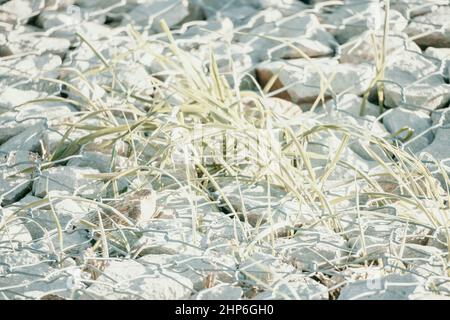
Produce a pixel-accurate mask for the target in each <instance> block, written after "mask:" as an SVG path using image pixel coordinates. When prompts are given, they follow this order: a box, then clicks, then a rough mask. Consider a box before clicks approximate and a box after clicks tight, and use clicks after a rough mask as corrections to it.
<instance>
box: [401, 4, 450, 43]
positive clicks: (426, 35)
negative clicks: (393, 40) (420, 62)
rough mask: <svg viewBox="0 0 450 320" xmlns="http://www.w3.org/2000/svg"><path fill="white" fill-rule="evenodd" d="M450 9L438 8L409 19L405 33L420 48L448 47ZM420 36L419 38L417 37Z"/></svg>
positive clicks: (449, 39) (445, 7) (449, 41)
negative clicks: (449, 16) (412, 38)
mask: <svg viewBox="0 0 450 320" xmlns="http://www.w3.org/2000/svg"><path fill="white" fill-rule="evenodd" d="M449 14H450V7H449V6H448V3H447V6H440V7H437V8H436V10H433V11H432V12H429V13H426V14H424V15H420V16H417V17H414V18H412V19H411V21H410V23H409V24H408V27H407V28H406V29H405V32H406V33H407V34H408V35H409V36H410V37H415V36H417V38H415V39H414V41H415V42H416V43H417V44H418V45H419V46H422V47H436V48H448V47H450V26H449V25H448V15H449ZM419 35H420V36H419Z"/></svg>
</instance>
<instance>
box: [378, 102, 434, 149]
mask: <svg viewBox="0 0 450 320" xmlns="http://www.w3.org/2000/svg"><path fill="white" fill-rule="evenodd" d="M383 124H384V126H385V127H386V129H387V130H388V131H389V132H390V133H391V134H394V133H396V132H398V131H399V130H400V129H402V128H404V127H407V128H411V129H413V130H414V131H413V135H412V137H411V138H410V139H409V140H412V139H414V138H415V137H417V136H418V135H420V134H421V133H423V132H425V131H427V132H426V133H424V134H423V135H421V136H420V137H418V138H416V139H414V141H411V142H408V141H407V142H406V144H405V148H406V149H409V150H411V151H412V152H414V153H415V152H417V151H420V150H422V149H423V148H425V147H427V146H428V145H429V144H431V142H432V141H433V138H434V135H433V132H432V131H431V130H429V129H430V127H431V117H430V116H429V115H427V114H426V113H424V112H422V111H420V110H419V111H413V110H409V109H406V108H401V107H400V108H395V109H392V110H389V111H388V112H386V114H385V115H384V117H383ZM405 137H406V133H405V132H404V133H402V134H401V135H400V136H399V138H401V139H404V138H405Z"/></svg>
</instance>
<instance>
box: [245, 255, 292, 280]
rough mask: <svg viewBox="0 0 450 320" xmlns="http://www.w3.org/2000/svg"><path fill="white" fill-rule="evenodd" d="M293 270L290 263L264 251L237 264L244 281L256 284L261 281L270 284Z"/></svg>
mask: <svg viewBox="0 0 450 320" xmlns="http://www.w3.org/2000/svg"><path fill="white" fill-rule="evenodd" d="M294 270H295V269H294V267H293V266H292V265H288V264H285V263H283V262H281V260H280V259H278V258H277V257H274V256H272V255H270V254H265V253H254V254H252V255H251V256H250V257H248V258H247V259H245V260H244V261H243V262H242V263H241V264H240V265H239V271H240V273H241V275H242V277H243V278H244V279H245V281H248V282H250V283H255V284H256V285H257V286H258V285H261V283H263V284H265V285H271V284H273V283H274V282H276V281H277V280H279V279H281V278H283V277H285V275H286V274H289V273H291V272H293V271H294Z"/></svg>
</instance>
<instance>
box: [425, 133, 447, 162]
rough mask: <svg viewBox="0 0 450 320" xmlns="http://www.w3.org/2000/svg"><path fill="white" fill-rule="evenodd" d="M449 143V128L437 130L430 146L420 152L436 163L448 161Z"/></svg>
mask: <svg viewBox="0 0 450 320" xmlns="http://www.w3.org/2000/svg"><path fill="white" fill-rule="evenodd" d="M449 143H450V128H445V129H444V128H438V129H437V130H436V133H435V136H434V140H433V143H432V144H430V145H429V146H428V147H426V148H425V149H422V150H421V152H427V153H429V154H431V156H432V157H434V159H436V160H437V161H441V162H443V161H448V159H449V158H450V148H447V147H446V146H448V145H449Z"/></svg>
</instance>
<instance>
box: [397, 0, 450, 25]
mask: <svg viewBox="0 0 450 320" xmlns="http://www.w3.org/2000/svg"><path fill="white" fill-rule="evenodd" d="M442 5H448V1H447V0H423V1H420V2H416V1H409V0H391V8H392V9H395V10H397V11H399V12H400V13H401V14H403V16H404V17H405V18H406V19H408V20H409V19H411V18H414V17H417V16H421V15H424V14H427V13H430V12H433V11H434V10H435V9H436V7H437V6H442Z"/></svg>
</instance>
